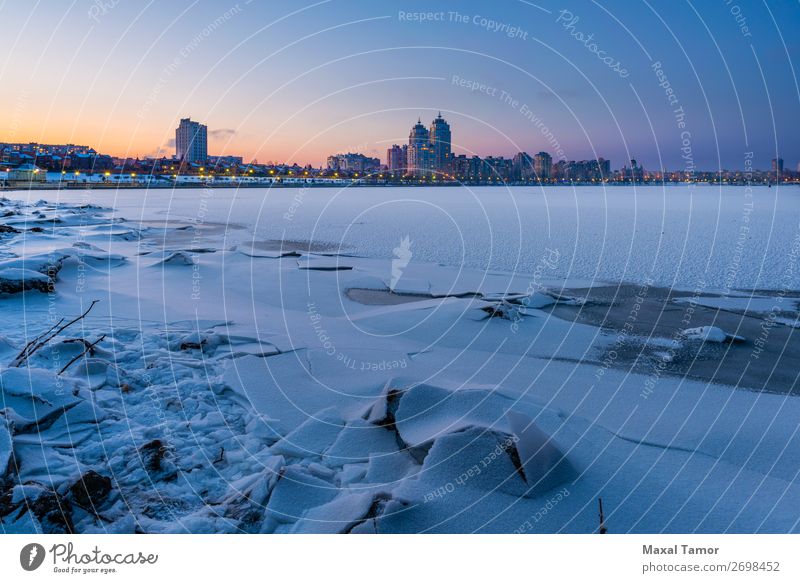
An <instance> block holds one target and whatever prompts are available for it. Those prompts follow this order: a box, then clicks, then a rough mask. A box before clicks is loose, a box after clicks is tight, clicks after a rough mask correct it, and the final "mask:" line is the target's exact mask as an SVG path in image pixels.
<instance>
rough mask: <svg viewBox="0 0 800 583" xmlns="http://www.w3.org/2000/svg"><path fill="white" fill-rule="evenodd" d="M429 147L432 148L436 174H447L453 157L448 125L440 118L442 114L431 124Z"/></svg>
mask: <svg viewBox="0 0 800 583" xmlns="http://www.w3.org/2000/svg"><path fill="white" fill-rule="evenodd" d="M430 140H431V146H432V147H433V158H434V160H433V165H434V169H435V170H436V171H437V172H448V171H449V170H450V160H451V158H452V156H453V152H452V146H451V135H450V124H449V123H447V122H446V121H445V120H444V118H443V117H442V112H441V111H440V112H439V115H438V116H436V119H434V120H433V122H431V129H430Z"/></svg>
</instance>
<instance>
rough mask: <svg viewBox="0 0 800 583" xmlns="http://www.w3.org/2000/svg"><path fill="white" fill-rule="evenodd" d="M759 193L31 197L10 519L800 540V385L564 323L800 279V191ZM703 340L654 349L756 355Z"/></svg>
mask: <svg viewBox="0 0 800 583" xmlns="http://www.w3.org/2000/svg"><path fill="white" fill-rule="evenodd" d="M744 193H745V189H736V188H732V189H722V190H720V189H714V188H710V187H705V188H703V187H698V188H696V189H694V190H693V191H689V190H688V189H683V188H682V187H670V188H667V189H658V188H647V189H645V188H641V189H636V190H634V189H632V188H631V189H607V190H604V189H601V188H587V189H577V190H572V189H568V188H551V189H545V190H540V189H533V188H514V189H511V190H504V189H501V188H491V189H473V190H469V189H456V188H442V189H413V188H408V189H388V188H375V189H372V188H358V189H348V190H343V191H339V190H329V189H311V190H292V189H276V190H272V191H259V190H245V191H235V190H216V191H203V190H181V191H176V192H174V193H172V192H169V191H163V190H162V191H159V190H155V191H149V192H147V191H123V192H120V193H114V192H112V191H98V192H81V191H69V192H61V193H56V192H52V193H46V194H47V195H49V196H47V201H46V202H44V201H41V202H37V201H36V198H34V197H36V196H42V193H33V194H32V195H31V197H30V198H29V197H28V193H8V196H9V199H10V200H4V201H3V202H2V205H1V206H0V224H2V225H6V226H7V227H8V228H7V229H5V231H7V232H3V233H0V288H2V290H3V291H4V292H5V294H4V295H3V296H2V297H0V306H2V309H1V310H0V324H2V337H1V338H0V363H2V368H0V388H2V393H1V394H2V399H3V401H2V403H0V406H1V407H2V413H0V471H1V472H3V473H2V475H0V528H2V529H3V530H4V531H6V532H32V531H45V532H63V531H65V530H75V531H80V532H89V531H110V532H136V531H138V532H242V531H244V532H267V533H272V532H475V531H486V532H593V531H595V530H596V529H597V527H598V517H597V508H598V505H597V499H598V498H602V499H603V506H604V509H605V524H606V526H607V527H608V529H609V530H610V531H611V532H618V533H620V532H630V531H638V532H660V531H670V532H694V531H703V532H728V531H735V532H762V531H768V532H787V531H797V530H800V504H798V499H800V498H798V496H799V495H800V481H799V478H798V472H800V453H798V452H800V435H798V429H799V428H800V424H798V419H800V402H798V400H797V397H795V396H792V395H791V393H787V394H768V393H765V392H762V393H758V392H753V391H748V390H741V389H739V388H735V387H732V386H725V385H719V384H713V383H708V382H705V381H702V380H698V379H694V380H693V379H690V378H683V377H681V376H679V375H674V374H672V375H671V374H669V373H668V371H665V370H664V369H663V368H660V367H658V366H657V365H654V366H653V368H652V370H651V371H650V372H647V371H646V368H645V369H643V368H641V367H640V368H637V369H636V372H631V371H630V370H625V369H624V368H623V367H621V366H618V364H619V363H615V362H613V359H611V360H609V355H611V354H613V353H614V350H615V347H616V346H617V345H618V344H619V342H620V337H619V335H618V334H616V333H613V332H611V331H609V330H608V329H603V328H599V327H596V326H593V325H589V324H584V323H581V322H580V321H579V319H575V320H574V321H573V320H568V319H564V318H558V317H555V316H553V315H552V311H551V310H553V308H554V307H559V308H563V307H564V306H571V307H573V308H574V309H575V310H580V308H581V305H582V302H583V301H584V298H582V297H581V296H580V295H579V294H576V293H575V290H576V289H579V288H583V287H588V286H591V285H592V284H595V285H597V284H599V282H602V281H620V280H625V281H632V282H636V283H642V282H650V283H649V284H648V285H654V284H660V285H662V286H667V287H678V288H681V289H685V290H687V292H688V293H687V294H685V295H686V301H684V300H683V299H682V300H681V301H676V302H673V303H672V304H671V307H670V309H674V310H683V309H690V307H691V306H694V305H697V304H701V302H697V301H695V302H692V291H693V290H694V292H695V294H696V293H697V291H698V289H699V290H700V291H703V292H705V291H711V290H716V291H720V290H722V291H730V290H731V289H760V290H783V291H784V292H786V291H789V292H796V291H797V290H798V289H800V279H799V278H798V270H797V261H798V247H800V246H799V245H798V234H799V233H800V231H798V227H799V224H798V220H800V213H798V210H800V202H798V201H800V197H798V193H797V192H795V191H790V190H789V189H777V188H776V189H757V190H756V191H755V192H754V193H753V195H752V197H750V198H749V199H746V198H745V195H744ZM750 203H752V205H753V207H752V209H750V207H749V206H747V205H749V204H750ZM743 209H744V210H743ZM748 209H750V210H748ZM743 225H746V227H747V228H746V229H744V230H743V229H742V226H743ZM742 233H745V236H744V238H743V239H740V237H741V236H742ZM729 295H731V296H735V297H736V298H739V299H736V300H731V301H732V302H734V305H736V306H737V307H740V304H741V301H740V299H741V298H743V297H752V295H753V294H749V295H748V294H743V293H742V292H741V291H739V292H736V293H735V294H729ZM757 297H758V305H759V311H764V312H768V311H769V305H768V304H769V301H768V299H769V298H770V297H771V298H773V300H772V301H773V304H774V303H775V302H777V301H778V300H777V298H779V297H780V298H781V302H780V303H781V306H780V307H781V310H780V312H776V314H777V315H776V317H775V318H774V321H775V323H774V324H773V325H775V326H783V327H785V328H787V329H789V330H794V328H792V325H793V324H796V322H797V305H796V303H795V302H794V301H793V300H792V299H791V298H792V297H794V296H793V295H792V294H791V293H788V294H787V293H784V294H783V295H775V294H773V295H770V294H766V293H763V292H762V293H760V294H759V295H758V296H757ZM784 297H785V302H784V301H783V299H784ZM765 298H766V299H765ZM695 299H696V298H695ZM725 299H726V298H723V299H722V300H719V301H718V302H719V305H726V304H725V302H724V301H723V300H725ZM94 300H99V302H98V303H96V304H95V305H94V306H93V307H92V308H91V311H90V312H89V313H88V314H87V315H86V317H85V318H83V319H80V320H78V321H77V322H76V323H75V324H73V325H72V326H70V327H69V328H67V329H65V330H64V331H63V332H61V333H60V334H59V335H57V336H56V337H54V338H52V339H50V340H49V341H47V342H44V343H42V345H41V347H37V344H36V343H34V344H33V349H32V348H28V350H27V351H25V347H26V345H27V344H28V343H29V342H30V341H31V340H33V339H34V338H36V337H37V336H39V335H40V334H42V333H44V332H46V331H47V330H48V329H50V328H51V327H52V326H53V325H54V324H56V323H57V322H59V321H60V320H61V319H62V318H64V319H65V321H69V320H71V319H73V318H75V317H77V316H79V315H80V314H82V313H84V312H85V311H86V310H87V308H89V307H90V305H91V303H92V302H93V301H94ZM702 300H703V301H704V302H706V304H711V305H714V301H716V300H711V299H708V298H705V297H704V298H702ZM701 305H702V304H701ZM685 306H689V307H685ZM691 309H693V308H691ZM741 309H742V310H747V309H748V307H747V305H744V306H741ZM783 320H786V322H783ZM705 324H707V323H705V322H696V321H693V322H691V325H686V326H684V328H685V330H684V331H683V332H681V331H677V332H676V334H674V335H665V336H664V337H653V338H641V339H640V340H641V342H642V345H651V346H657V347H662V350H663V351H664V353H665V354H674V353H675V350H674V348H675V346H678V345H679V346H680V347H681V349H682V352H681V354H685V353H686V351H687V350H692V351H694V353H695V354H699V352H698V351H699V350H701V349H702V348H701V347H700V345H702V344H704V339H705V340H706V342H710V339H711V338H712V336H713V338H714V339H717V337H719V339H720V340H721V342H722V344H723V345H724V344H725V342H728V341H733V340H736V341H738V339H735V338H734V336H733V334H735V332H736V331H735V330H724V331H723V330H713V331H711V332H714V334H711V333H710V332H709V330H705V331H704V332H703V334H697V333H694V332H693V330H695V329H698V327H700V326H702V325H705ZM76 340H81V341H76ZM745 340H746V341H751V342H752V340H753V339H745ZM95 341H98V342H97V344H96V345H95V346H93V347H92V348H91V349H90V350H88V349H87V344H91V343H94V342H95ZM85 350H88V352H87V353H86V354H85V355H83V356H81V354H82V353H83V352H84V351H85ZM670 351H672V353H670ZM20 354H22V357H20ZM26 356H27V357H26ZM76 357H78V358H76ZM73 358H76V360H74V362H73ZM62 369H63V372H62ZM765 388H766V389H769V379H768V378H766V379H765Z"/></svg>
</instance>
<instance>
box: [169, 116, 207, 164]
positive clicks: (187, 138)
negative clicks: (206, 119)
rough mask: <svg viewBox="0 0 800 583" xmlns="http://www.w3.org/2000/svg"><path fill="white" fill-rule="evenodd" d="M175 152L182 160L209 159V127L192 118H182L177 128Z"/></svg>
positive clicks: (203, 160) (200, 160)
mask: <svg viewBox="0 0 800 583" xmlns="http://www.w3.org/2000/svg"><path fill="white" fill-rule="evenodd" d="M175 154H176V156H177V158H178V160H180V161H181V162H184V161H185V162H196V163H204V162H205V161H206V160H208V128H207V127H206V126H204V125H203V124H201V123H199V122H196V121H192V120H191V118H188V117H187V118H184V119H182V120H181V123H180V125H179V126H178V127H177V129H176V130H175Z"/></svg>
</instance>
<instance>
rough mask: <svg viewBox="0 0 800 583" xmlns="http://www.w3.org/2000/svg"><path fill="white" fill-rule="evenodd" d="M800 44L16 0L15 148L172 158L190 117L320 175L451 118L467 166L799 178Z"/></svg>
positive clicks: (664, 29) (791, 15) (7, 16)
mask: <svg viewBox="0 0 800 583" xmlns="http://www.w3.org/2000/svg"><path fill="white" fill-rule="evenodd" d="M563 11H567V12H563ZM416 13H433V15H432V16H431V15H430V14H428V15H426V16H425V18H424V19H422V17H419V18H416V17H414V16H411V15H414V14H416ZM456 13H457V14H456ZM420 19H422V20H420ZM575 19H577V20H575ZM745 27H746V28H745ZM799 29H800V4H798V2H796V1H788V0H784V1H773V2H769V4H766V3H761V2H755V1H748V2H745V1H742V0H733V1H731V2H727V1H726V0H720V1H719V2H710V1H709V2H699V1H692V2H682V1H678V0H676V1H674V2H664V1H662V2H655V1H648V2H635V1H628V2H622V1H612V2H589V1H581V2H570V1H562V2H548V1H544V0H543V1H539V2H527V1H525V2H523V1H514V0H504V1H498V2H493V3H487V2H471V1H466V2H405V1H403V2H361V1H338V0H331V1H328V2H318V3H298V2H256V1H252V2H250V3H248V2H247V1H246V0H241V1H239V2H238V3H237V2H219V1H217V2H205V1H198V2H192V1H189V2H179V1H174V2H168V3H167V2H159V3H156V2H145V1H141V2H131V1H126V0H121V1H119V2H115V1H114V0H97V1H96V2H95V1H83V0H81V1H75V2H65V1H56V0H46V1H40V2H25V3H22V2H6V3H2V4H0V38H3V39H4V46H5V48H6V50H5V51H4V55H3V56H2V57H0V86H2V87H3V91H2V92H0V111H3V112H5V114H4V115H3V116H2V117H1V118H0V141H32V140H38V141H45V142H48V141H49V142H63V141H70V142H75V143H88V144H91V145H95V146H96V147H97V148H98V149H101V150H103V151H108V152H110V153H113V154H118V155H123V154H128V155H144V154H154V153H158V152H161V151H163V152H167V153H171V145H172V143H171V139H172V138H173V137H174V127H175V125H176V124H177V121H178V119H179V118H181V117H186V116H191V117H192V118H193V119H198V120H201V121H203V122H205V123H207V124H208V125H209V128H210V130H211V131H212V132H213V133H212V135H211V137H210V144H211V150H212V153H215V154H221V153H227V154H241V155H244V156H245V157H247V158H252V157H255V158H257V159H258V160H259V161H262V162H265V161H268V160H275V161H278V160H281V161H297V162H300V163H306V162H310V163H312V164H315V165H316V164H320V163H322V162H323V161H324V158H325V156H326V155H327V154H331V153H335V152H339V151H346V150H357V151H361V152H364V153H368V154H372V155H377V156H380V157H381V158H382V159H383V158H384V156H385V150H386V148H387V147H388V146H389V145H391V143H394V142H402V141H404V140H406V139H407V135H408V131H409V129H410V127H411V125H412V124H413V123H414V122H415V121H416V119H417V117H420V116H421V117H422V119H423V121H424V122H426V123H428V122H429V121H430V120H431V119H432V118H433V117H434V116H435V114H436V112H437V111H439V110H441V111H442V113H443V115H444V116H445V117H446V118H447V119H448V121H449V122H450V123H451V126H452V129H453V142H454V146H455V149H456V151H457V152H459V153H467V154H472V153H475V154H478V155H488V154H495V155H506V156H511V155H513V154H514V153H515V152H517V151H519V150H525V151H528V152H531V153H535V152H538V151H540V150H546V151H549V152H551V153H552V154H554V155H555V154H556V153H557V152H555V150H556V149H560V150H561V151H563V155H564V157H566V158H567V159H584V158H594V157H597V156H604V157H606V158H610V159H611V160H612V166H614V167H619V166H621V165H622V164H623V163H624V162H625V161H626V160H627V159H629V158H630V157H635V158H636V159H638V160H640V161H642V162H643V163H644V164H645V166H647V167H649V168H657V167H662V166H663V167H667V168H683V167H687V166H689V165H690V164H694V165H696V166H697V167H698V168H702V169H716V168H720V167H722V168H741V167H743V166H744V159H745V156H746V153H747V152H752V153H753V157H754V160H755V166H756V167H759V168H766V167H768V165H769V162H770V160H771V159H772V158H774V157H775V156H776V155H780V156H781V157H783V158H784V159H785V161H786V165H787V167H791V168H795V167H796V165H797V163H798V161H800V135H798V121H800V91H799V90H798V78H797V74H798V73H799V72H800V70H798V68H797V64H798V63H797V57H798V55H800V36H798V34H797V30H799ZM589 35H592V37H591V39H590V40H588V41H587V40H586V39H587V37H589ZM603 59H606V60H607V61H609V62H610V64H608V63H606V62H604V61H603ZM654 64H660V66H658V67H654ZM623 70H624V72H621V71H623ZM657 71H658V72H659V73H660V76H659V74H657ZM460 80H464V81H463V82H461V81H460ZM665 80H666V81H668V82H669V86H670V88H671V90H672V92H673V93H672V96H671V99H672V103H670V101H669V100H670V96H669V95H668V94H667V92H666V90H665V87H664V86H660V85H666V83H665ZM680 107H682V108H683V109H682V111H683V113H684V114H685V115H684V116H677V115H676V113H675V110H676V109H678V108H680ZM680 122H682V124H683V125H682V126H681V125H679V123H680ZM776 153H777V154H776Z"/></svg>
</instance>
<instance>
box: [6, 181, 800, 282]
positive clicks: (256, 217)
mask: <svg viewBox="0 0 800 583" xmlns="http://www.w3.org/2000/svg"><path fill="white" fill-rule="evenodd" d="M8 196H10V197H12V198H17V197H20V196H27V194H26V193H8ZM56 196H58V198H59V200H63V201H69V202H80V201H84V202H85V201H90V202H93V203H97V204H101V205H104V206H113V207H114V208H115V209H116V211H117V214H118V215H119V216H120V217H125V218H127V219H129V220H137V219H143V220H164V219H171V220H187V219H188V220H199V221H201V222H205V223H229V224H235V225H236V226H239V227H244V229H241V228H237V229H231V230H230V231H229V232H228V237H229V238H230V242H231V244H235V243H238V242H240V241H242V240H246V239H248V238H254V239H258V240H263V239H284V240H292V241H312V242H313V243H323V244H329V245H332V246H333V247H334V248H341V249H342V251H344V252H347V253H353V254H357V255H363V256H368V257H375V258H391V257H392V256H393V250H394V249H395V248H396V247H398V245H399V244H400V242H401V240H403V239H404V238H406V237H408V240H409V243H410V247H409V248H410V251H411V254H412V256H411V261H414V262H423V263H440V264H444V265H451V266H460V265H462V264H463V265H464V266H466V267H470V268H477V269H483V270H487V271H503V272H516V273H533V272H535V271H537V267H538V269H539V270H541V264H542V261H543V258H545V257H547V258H549V261H548V262H547V273H546V275H547V276H553V277H563V278H578V279H582V280H587V279H588V280H600V281H630V282H642V281H645V280H647V279H648V278H650V279H652V280H653V282H654V283H656V284H659V285H662V286H669V287H680V288H685V289H695V288H702V289H717V290H722V291H730V290H732V289H783V288H788V289H795V290H796V289H798V288H800V276H798V269H797V261H798V246H800V188H797V187H794V186H791V187H790V186H785V187H781V188H766V187H756V188H753V189H748V188H744V187H714V186H695V187H684V186H668V187H665V188H662V187H638V188H631V187H608V188H602V187H578V188H570V187H549V188H534V187H512V188H500V187H478V188H467V187H464V188H453V187H442V188H424V189H422V188H393V187H388V188H347V189H338V188H337V189H332V188H331V189H325V188H314V189H293V188H280V189H242V190H234V189H218V190H213V191H201V190H192V189H190V190H175V191H169V190H150V191H147V190H123V191H120V192H114V191H109V190H96V191H64V192H61V193H56V192H46V193H45V192H34V193H32V194H31V197H33V198H39V197H41V198H47V199H49V200H52V199H55V198H56ZM556 256H557V257H558V260H557V261H553V260H552V259H553V258H554V257H556Z"/></svg>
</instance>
